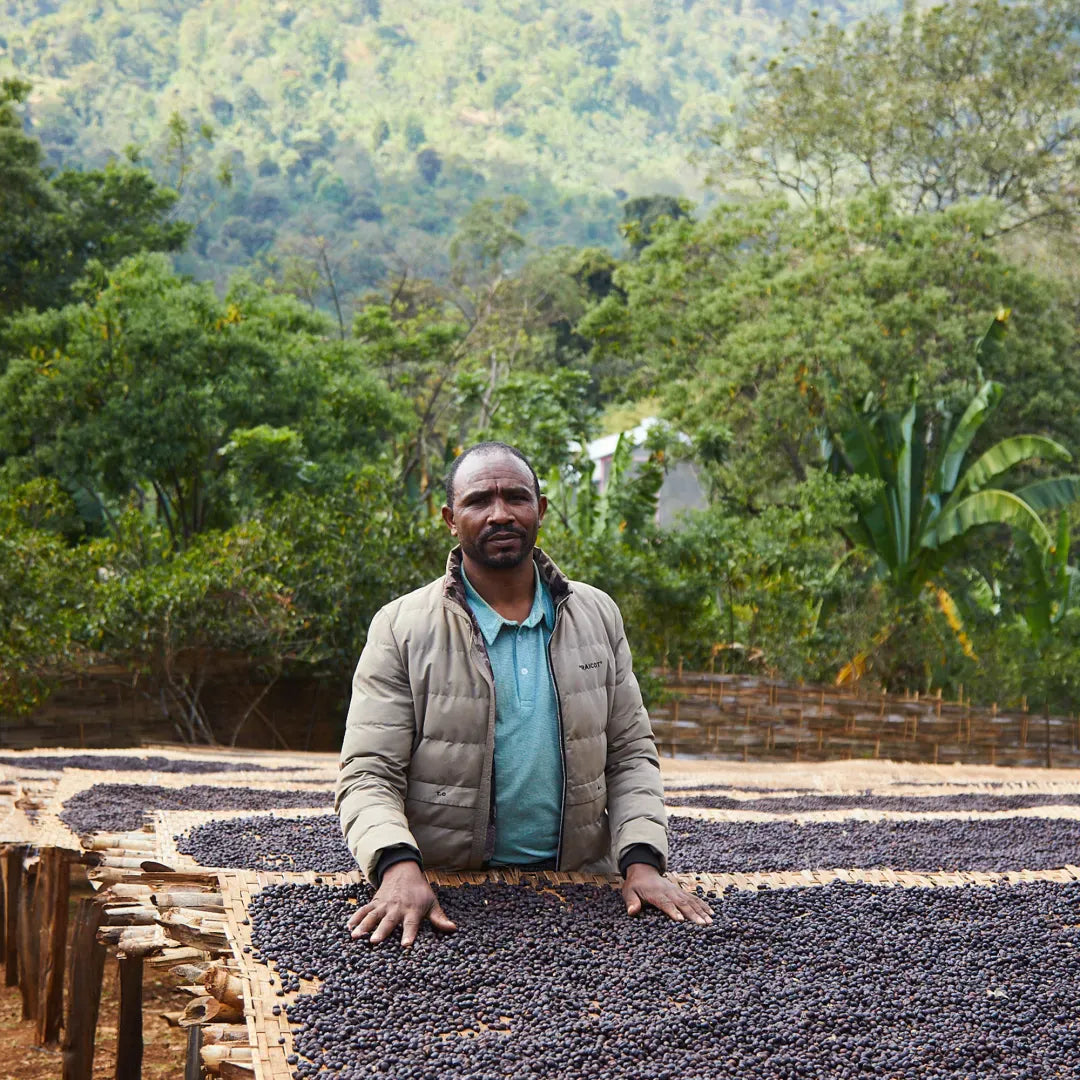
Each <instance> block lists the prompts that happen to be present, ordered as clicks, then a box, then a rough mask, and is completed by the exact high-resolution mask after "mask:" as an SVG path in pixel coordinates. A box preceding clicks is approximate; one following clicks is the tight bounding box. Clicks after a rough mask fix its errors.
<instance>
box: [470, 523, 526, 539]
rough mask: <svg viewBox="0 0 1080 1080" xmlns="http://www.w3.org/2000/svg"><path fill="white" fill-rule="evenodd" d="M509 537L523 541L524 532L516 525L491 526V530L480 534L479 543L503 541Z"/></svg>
mask: <svg viewBox="0 0 1080 1080" xmlns="http://www.w3.org/2000/svg"><path fill="white" fill-rule="evenodd" d="M509 536H516V537H517V538H518V539H519V540H524V539H525V530H524V529H522V528H521V527H520V526H517V525H492V526H491V528H489V529H485V530H484V531H483V532H482V533H481V534H480V543H484V542H485V541H487V540H495V539H505V538H506V537H509Z"/></svg>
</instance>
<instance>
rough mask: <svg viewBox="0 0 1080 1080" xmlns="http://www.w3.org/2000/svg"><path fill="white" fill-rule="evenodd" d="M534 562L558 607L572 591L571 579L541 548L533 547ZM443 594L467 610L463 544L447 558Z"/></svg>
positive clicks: (552, 600) (553, 601)
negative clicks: (463, 578) (463, 570)
mask: <svg viewBox="0 0 1080 1080" xmlns="http://www.w3.org/2000/svg"><path fill="white" fill-rule="evenodd" d="M533 562H534V563H535V564H536V569H537V571H538V573H539V574H540V580H541V581H543V583H544V584H545V585H546V586H547V587H548V592H549V593H550V594H551V602H552V603H553V604H554V605H555V607H556V608H557V607H558V606H559V604H560V603H561V602H562V601H563V600H565V599H566V598H567V597H568V596H569V595H570V594H571V593H572V592H573V589H571V588H570V579H569V578H568V577H567V576H566V575H565V574H564V573H563V572H562V571H561V570H560V569H559V568H558V567H557V566H556V565H555V562H554V560H553V559H551V558H550V557H549V556H548V555H546V554H545V553H544V552H543V551H541V550H540V548H533ZM443 596H445V597H446V598H447V599H448V600H453V601H454V603H456V604H459V605H460V606H461V607H463V608H464V609H465V610H466V611H468V610H469V602H468V599H467V597H466V596H465V584H464V582H463V581H462V579H461V546H460V545H459V546H458V547H456V548H454V549H453V551H451V552H450V554H449V555H448V556H447V558H446V575H445V576H444V578H443Z"/></svg>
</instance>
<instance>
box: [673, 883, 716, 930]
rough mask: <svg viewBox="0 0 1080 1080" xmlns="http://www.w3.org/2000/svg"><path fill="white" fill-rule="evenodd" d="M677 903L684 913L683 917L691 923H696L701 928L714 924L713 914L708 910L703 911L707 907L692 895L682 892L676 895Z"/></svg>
mask: <svg viewBox="0 0 1080 1080" xmlns="http://www.w3.org/2000/svg"><path fill="white" fill-rule="evenodd" d="M675 903H676V904H677V905H678V908H679V910H680V911H681V912H682V913H683V916H684V917H685V918H687V919H689V920H690V921H691V922H695V923H697V924H698V925H699V926H707V925H708V924H709V923H711V922H712V913H711V912H709V911H708V910H703V909H704V907H705V905H704V904H702V902H701V901H700V900H699V898H698V897H696V896H694V895H693V894H692V893H688V892H685V891H683V890H680V891H679V892H678V893H676V894H675Z"/></svg>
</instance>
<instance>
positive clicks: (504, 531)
mask: <svg viewBox="0 0 1080 1080" xmlns="http://www.w3.org/2000/svg"><path fill="white" fill-rule="evenodd" d="M502 537H507V538H508V537H513V538H515V539H516V540H517V541H518V543H517V544H516V545H515V546H513V547H509V548H506V549H500V548H498V547H495V546H493V545H492V544H491V541H492V540H495V539H496V538H502ZM459 540H460V543H461V550H462V552H463V553H464V554H465V555H468V557H469V558H470V559H472V561H473V562H476V563H479V564H480V565H481V566H486V567H488V569H490V570H513V569H514V568H515V567H518V566H520V565H521V564H522V563H523V562H524V561H525V560H526V559H527V558H529V557H530V556H531V555H532V553H533V548H534V547H535V546H536V530H535V529H533V530H527V529H522V528H519V527H511V528H508V527H507V526H505V525H503V526H499V527H498V528H493V529H487V530H485V531H484V532H482V533H481V534H480V535H479V536H478V537H477V538H476V540H475V541H469V542H468V543H466V541H465V540H464V539H461V538H460V537H459Z"/></svg>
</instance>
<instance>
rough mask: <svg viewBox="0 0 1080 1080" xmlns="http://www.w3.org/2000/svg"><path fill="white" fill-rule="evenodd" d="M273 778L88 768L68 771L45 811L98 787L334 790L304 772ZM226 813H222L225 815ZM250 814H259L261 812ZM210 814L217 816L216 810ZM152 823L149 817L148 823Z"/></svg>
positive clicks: (56, 810) (149, 808)
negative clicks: (99, 770) (130, 785)
mask: <svg viewBox="0 0 1080 1080" xmlns="http://www.w3.org/2000/svg"><path fill="white" fill-rule="evenodd" d="M270 775H271V774H267V773H264V772H260V773H209V774H205V773H199V774H192V773H154V772H108V771H103V772H96V771H87V770H85V769H65V770H64V772H63V775H62V776H61V777H60V779H59V780H58V781H57V782H56V784H55V786H54V787H53V789H52V791H51V792H50V794H49V796H48V798H47V800H46V802H45V806H44V809H45V810H46V811H47V812H49V813H52V814H56V815H59V814H60V812H61V810H63V808H64V805H65V804H66V803H67V802H68V801H69V800H70V799H72V798H74V797H75V796H76V795H78V794H80V793H81V792H83V791H88V790H89V789H90V788H92V787H96V786H97V785H98V784H133V785H137V786H140V787H163V788H169V789H170V790H177V789H180V788H186V787H192V786H196V785H201V786H206V787H221V788H231V787H243V788H248V789H251V790H255V791H281V790H283V789H285V790H289V791H330V792H332V791H333V783H332V782H331V781H329V780H322V779H312V778H311V777H310V776H305V775H304V774H302V773H301V774H293V775H289V774H286V773H275V774H272V775H273V776H274V777H276V779H270ZM155 809H156V807H154V806H147V808H146V810H147V814H148V815H149V814H151V813H152V812H153V811H154V810H155ZM177 812H179V811H177ZM224 812H225V811H222V813H224ZM248 812H249V813H256V812H257V811H248ZM210 813H213V811H211V812H210ZM149 820H150V819H149V817H148V822H149Z"/></svg>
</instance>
